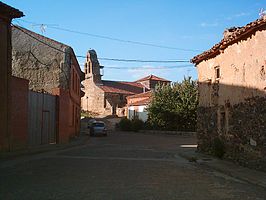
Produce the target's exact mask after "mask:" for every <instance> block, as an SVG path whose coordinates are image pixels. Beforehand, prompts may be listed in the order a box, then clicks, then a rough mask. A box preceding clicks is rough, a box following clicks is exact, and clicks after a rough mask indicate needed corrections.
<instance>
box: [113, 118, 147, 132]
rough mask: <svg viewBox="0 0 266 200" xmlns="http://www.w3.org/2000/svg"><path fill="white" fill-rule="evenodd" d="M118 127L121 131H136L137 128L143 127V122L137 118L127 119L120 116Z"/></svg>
mask: <svg viewBox="0 0 266 200" xmlns="http://www.w3.org/2000/svg"><path fill="white" fill-rule="evenodd" d="M118 128H119V129H120V130H122V131H135V132H138V131H139V130H141V129H143V128H144V122H143V121H142V120H140V119H138V118H135V119H132V120H129V119H127V118H122V119H121V120H120V122H119V123H118Z"/></svg>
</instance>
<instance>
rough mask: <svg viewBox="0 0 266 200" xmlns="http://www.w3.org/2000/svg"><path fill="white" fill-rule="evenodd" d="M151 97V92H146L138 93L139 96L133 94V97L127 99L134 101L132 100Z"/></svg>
mask: <svg viewBox="0 0 266 200" xmlns="http://www.w3.org/2000/svg"><path fill="white" fill-rule="evenodd" d="M151 96H152V91H148V92H143V93H140V94H135V95H131V96H128V97H127V99H134V98H145V97H147V98H149V97H151Z"/></svg>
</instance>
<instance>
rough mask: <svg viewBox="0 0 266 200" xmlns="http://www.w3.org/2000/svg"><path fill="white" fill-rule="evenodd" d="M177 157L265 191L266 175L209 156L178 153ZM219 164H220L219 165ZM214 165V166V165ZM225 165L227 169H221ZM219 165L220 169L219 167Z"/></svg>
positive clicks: (194, 153)
mask: <svg viewBox="0 0 266 200" xmlns="http://www.w3.org/2000/svg"><path fill="white" fill-rule="evenodd" d="M178 155H179V156H180V157H182V158H184V159H186V160H188V161H189V162H195V163H197V164H198V165H199V166H203V167H206V168H208V169H212V170H214V171H217V172H220V173H223V174H225V175H228V176H230V177H233V178H236V179H238V180H241V181H243V182H246V183H249V184H252V185H255V186H259V187H262V188H264V189H266V173H264V172H261V171H256V170H252V169H249V168H245V167H242V166H239V165H236V164H235V163H232V162H229V161H225V160H218V159H216V158H214V157H211V156H209V155H204V154H199V153H196V152H193V153H192V152H185V153H182V152H180V153H178ZM202 157H206V159H208V161H206V160H204V158H202ZM219 162H220V164H219ZM222 162H224V163H222ZM215 163H216V164H215ZM226 163H227V165H226V166H227V167H228V169H226V167H223V165H224V164H226ZM219 165H220V167H219ZM230 165H234V166H235V169H234V167H230ZM248 174H251V175H248Z"/></svg>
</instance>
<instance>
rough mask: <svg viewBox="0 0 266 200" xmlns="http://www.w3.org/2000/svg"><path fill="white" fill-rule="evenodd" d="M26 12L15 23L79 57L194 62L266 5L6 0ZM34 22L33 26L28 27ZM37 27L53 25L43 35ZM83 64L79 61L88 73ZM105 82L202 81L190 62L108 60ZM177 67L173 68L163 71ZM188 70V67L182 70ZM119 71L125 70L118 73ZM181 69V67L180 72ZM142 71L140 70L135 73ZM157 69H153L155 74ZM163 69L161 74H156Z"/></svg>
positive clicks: (232, 0) (254, 0) (231, 0)
mask: <svg viewBox="0 0 266 200" xmlns="http://www.w3.org/2000/svg"><path fill="white" fill-rule="evenodd" d="M3 2H4V3H6V4H9V5H11V6H13V7H15V8H18V9H20V10H21V11H23V12H24V14H25V17H23V18H22V19H23V20H26V21H28V22H25V21H22V20H15V21H13V23H14V24H18V23H19V24H20V25H21V26H23V27H25V28H28V29H30V30H32V31H35V32H37V33H41V34H44V35H45V36H47V37H50V38H53V39H55V40H58V41H60V42H62V43H65V44H67V45H70V46H71V47H72V48H73V49H74V51H75V53H76V55H83V56H85V55H86V52H87V51H88V50H89V49H90V48H91V49H95V50H96V52H97V54H98V57H107V58H123V59H142V60H190V59H191V58H192V57H193V56H195V55H197V54H199V53H201V52H202V51H204V50H207V49H209V48H210V47H212V46H213V45H214V44H215V43H217V42H219V41H220V40H221V38H222V33H223V31H224V29H225V28H229V27H232V26H243V25H245V24H247V23H249V22H251V21H254V20H255V19H257V18H258V17H259V9H260V8H266V4H265V1H264V0H215V1H214V0H200V1H199V0H128V1H125V0H113V1H107V0H105V1H104V0H97V1H91V0H89V1H81V0H75V1H70V0H64V1H63V0H57V1H55V0H45V1H44V0H43V1H40V0H39V1H36V0H19V1H18V0H3ZM29 22H33V23H29ZM34 23H37V24H48V25H47V27H46V29H45V32H44V33H42V32H41V30H40V26H36V25H34ZM52 27H56V28H66V29H71V30H74V31H80V32H85V33H90V34H97V35H102V36H108V37H113V38H118V39H122V40H130V41H137V42H143V43H151V44H155V45H162V46H169V47H175V48H181V49H190V50H200V51H181V50H177V49H167V48H156V47H151V46H143V45H136V44H130V43H122V42H118V41H112V40H107V39H101V38H95V37H90V36H88V35H80V34H75V33H70V32H64V31H61V30H57V29H54V28H52ZM84 61H85V60H84V59H83V58H80V59H79V62H80V65H81V68H82V69H83V64H84ZM100 63H101V64H102V65H103V66H105V69H104V79H108V80H128V81H133V80H136V79H138V78H140V77H143V76H145V75H149V74H155V75H157V76H161V77H163V78H166V79H169V80H171V81H180V80H182V79H183V77H184V76H187V75H190V76H192V77H193V78H194V79H196V78H197V72H196V68H195V67H193V65H190V64H189V63H177V64H175V63H170V64H169V63H168V64H167V63H125V62H113V61H103V60H100ZM165 66H173V68H170V69H169V68H168V69H166V68H164V67H165ZM182 66H184V67H183V68H181V67H182ZM112 67H118V68H122V69H113V68H112ZM177 67H178V68H177ZM136 68H137V69H136ZM151 68H152V69H151ZM154 68H158V69H154Z"/></svg>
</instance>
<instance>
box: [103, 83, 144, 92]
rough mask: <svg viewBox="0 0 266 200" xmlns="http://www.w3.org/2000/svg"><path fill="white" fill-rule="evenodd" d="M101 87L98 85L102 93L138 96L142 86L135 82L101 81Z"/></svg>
mask: <svg viewBox="0 0 266 200" xmlns="http://www.w3.org/2000/svg"><path fill="white" fill-rule="evenodd" d="M102 83H103V85H98V87H100V88H101V89H102V90H103V91H104V92H107V93H118V94H131V95H132V94H138V93H141V92H142V91H143V85H142V84H140V83H135V82H125V81H106V80H103V81H102Z"/></svg>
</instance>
